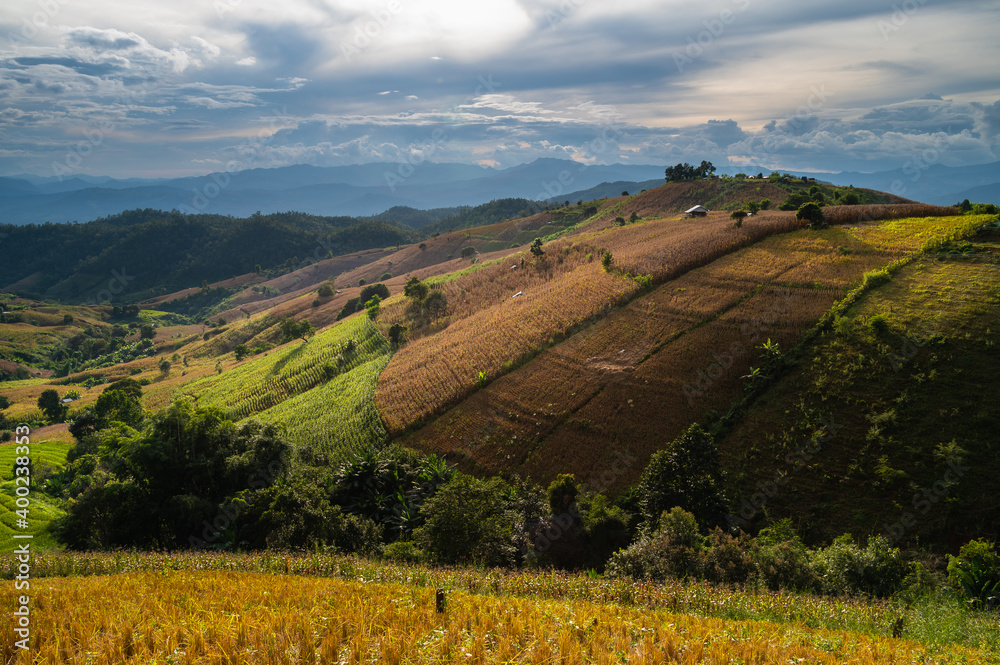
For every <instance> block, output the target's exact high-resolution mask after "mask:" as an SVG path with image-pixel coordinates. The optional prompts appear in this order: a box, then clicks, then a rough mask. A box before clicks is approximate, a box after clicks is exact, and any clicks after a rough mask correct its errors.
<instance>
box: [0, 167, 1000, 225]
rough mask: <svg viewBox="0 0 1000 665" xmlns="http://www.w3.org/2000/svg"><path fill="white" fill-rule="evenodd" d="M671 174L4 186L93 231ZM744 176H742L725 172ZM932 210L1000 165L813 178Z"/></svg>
mask: <svg viewBox="0 0 1000 665" xmlns="http://www.w3.org/2000/svg"><path fill="white" fill-rule="evenodd" d="M663 169H664V166H660V165H648V166H636V165H622V164H612V165H594V166H586V165H583V164H579V163H577V162H573V161H569V160H558V159H539V160H536V161H534V162H531V163H530V164H522V165H520V166H515V167H511V168H507V169H494V168H483V167H479V166H475V165H469V164H434V163H425V164H420V165H416V166H411V165H400V164H397V163H375V164H361V165H357V166H336V167H318V166H309V165H304V164H302V165H297V166H286V167H281V168H273V169H251V170H247V171H241V172H238V173H233V174H230V173H214V174H209V175H205V176H198V177H188V178H175V179H141V178H129V179H114V178H109V177H94V176H83V175H81V176H76V177H73V178H62V179H59V178H56V177H41V176H31V175H24V176H14V177H4V178H0V223H6V224H29V223H43V222H71V221H79V222H85V221H89V220H92V219H96V218H98V217H105V216H108V215H114V214H117V213H119V212H122V211H123V210H132V209H136V208H142V209H144V208H155V209H159V210H173V209H176V210H179V211H181V212H185V213H200V212H204V213H214V214H222V215H234V216H239V217H244V216H248V215H252V214H253V213H255V212H257V211H260V212H262V213H264V214H267V213H272V212H283V211H290V210H295V211H299V212H304V213H309V214H314V215H327V216H329V215H351V216H364V215H375V214H378V213H381V212H383V211H386V210H389V209H390V208H393V207H396V206H408V207H411V208H418V209H430V208H447V207H453V206H464V205H478V204H481V203H484V202H486V201H490V200H494V199H502V198H526V199H531V200H538V201H542V200H545V201H564V200H573V201H576V200H577V199H581V198H582V199H588V200H589V199H593V198H595V197H602V196H617V195H618V194H620V193H621V192H622V191H630V192H632V193H636V192H638V191H640V190H641V189H649V188H651V187H652V186H655V185H656V184H659V183H661V182H662V179H663ZM719 170H720V172H726V173H736V172H738V171H739V169H738V168H736V167H725V168H720V169H719ZM809 175H813V176H815V177H817V178H819V179H821V180H826V181H829V182H831V183H833V184H837V185H850V184H853V185H855V186H858V187H867V188H870V189H877V190H881V191H886V192H891V193H894V194H898V195H900V196H904V197H906V198H909V199H914V200H917V201H923V202H926V203H937V204H952V203H956V202H958V201H961V200H962V199H965V198H968V199H970V200H972V201H973V202H987V203H1000V162H996V163H992V164H984V165H980V166H966V167H947V166H942V165H940V164H935V165H933V166H926V165H923V164H912V165H908V166H904V167H902V168H900V169H897V170H894V171H882V172H878V173H851V172H845V173H810V174H809Z"/></svg>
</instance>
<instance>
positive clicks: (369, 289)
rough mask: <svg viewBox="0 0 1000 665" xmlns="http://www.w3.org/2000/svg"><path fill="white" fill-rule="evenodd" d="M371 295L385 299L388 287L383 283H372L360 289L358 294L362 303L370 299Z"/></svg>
mask: <svg viewBox="0 0 1000 665" xmlns="http://www.w3.org/2000/svg"><path fill="white" fill-rule="evenodd" d="M373 296H378V297H379V299H380V300H386V299H388V298H389V287H388V286H386V285H385V284H372V285H370V286H366V287H365V288H363V289H361V293H360V294H359V299H360V301H361V302H363V303H367V302H368V301H369V300H371V299H372V297H373Z"/></svg>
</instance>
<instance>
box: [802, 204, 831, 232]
mask: <svg viewBox="0 0 1000 665" xmlns="http://www.w3.org/2000/svg"><path fill="white" fill-rule="evenodd" d="M795 219H800V220H801V219H804V220H806V221H807V222H809V225H810V226H811V227H812V228H814V229H821V228H823V227H825V226H826V218H825V217H824V216H823V209H822V208H820V207H819V205H817V204H816V203H803V204H802V205H801V206H799V209H798V211H796V213H795Z"/></svg>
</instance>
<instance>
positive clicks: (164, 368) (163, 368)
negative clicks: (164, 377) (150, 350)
mask: <svg viewBox="0 0 1000 665" xmlns="http://www.w3.org/2000/svg"><path fill="white" fill-rule="evenodd" d="M160 372H162V373H163V374H167V373H169V372H170V361H169V360H167V359H166V358H164V359H163V360H161V361H160Z"/></svg>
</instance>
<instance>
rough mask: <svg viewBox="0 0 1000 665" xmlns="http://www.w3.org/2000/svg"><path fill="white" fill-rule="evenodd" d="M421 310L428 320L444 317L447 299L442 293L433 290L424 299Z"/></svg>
mask: <svg viewBox="0 0 1000 665" xmlns="http://www.w3.org/2000/svg"><path fill="white" fill-rule="evenodd" d="M423 309H424V312H425V313H426V315H427V318H429V319H436V318H438V317H440V316H444V314H445V312H446V311H447V310H448V297H447V296H446V295H445V294H444V291H440V290H438V289H434V290H432V291H431V292H430V293H429V294H428V295H427V297H426V298H425V299H424V308H423Z"/></svg>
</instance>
